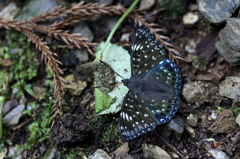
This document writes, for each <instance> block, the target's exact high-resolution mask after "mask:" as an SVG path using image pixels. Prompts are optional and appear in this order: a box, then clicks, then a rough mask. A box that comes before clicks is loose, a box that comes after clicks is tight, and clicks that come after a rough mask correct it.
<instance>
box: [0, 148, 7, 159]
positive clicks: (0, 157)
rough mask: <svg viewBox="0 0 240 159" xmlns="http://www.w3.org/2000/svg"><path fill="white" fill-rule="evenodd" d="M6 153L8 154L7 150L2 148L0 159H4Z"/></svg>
mask: <svg viewBox="0 0 240 159" xmlns="http://www.w3.org/2000/svg"><path fill="white" fill-rule="evenodd" d="M7 152H8V149H7V148H6V147H3V148H2V149H1V151H0V159H4V158H5V156H6V154H7Z"/></svg>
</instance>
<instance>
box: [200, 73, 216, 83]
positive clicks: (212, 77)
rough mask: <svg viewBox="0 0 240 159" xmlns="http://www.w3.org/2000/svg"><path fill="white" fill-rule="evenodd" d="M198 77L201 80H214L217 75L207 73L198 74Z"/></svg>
mask: <svg viewBox="0 0 240 159" xmlns="http://www.w3.org/2000/svg"><path fill="white" fill-rule="evenodd" d="M196 78H197V80H199V81H212V80H214V79H215V76H214V75H212V74H206V75H197V76H196Z"/></svg>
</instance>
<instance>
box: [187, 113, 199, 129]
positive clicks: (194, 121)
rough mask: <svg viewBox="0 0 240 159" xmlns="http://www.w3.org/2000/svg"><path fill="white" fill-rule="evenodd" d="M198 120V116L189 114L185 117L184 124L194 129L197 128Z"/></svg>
mask: <svg viewBox="0 0 240 159" xmlns="http://www.w3.org/2000/svg"><path fill="white" fill-rule="evenodd" d="M198 119H199V116H198V115H196V114H190V115H189V116H188V117H187V121H186V123H187V124H188V125H190V126H192V127H196V126H198Z"/></svg>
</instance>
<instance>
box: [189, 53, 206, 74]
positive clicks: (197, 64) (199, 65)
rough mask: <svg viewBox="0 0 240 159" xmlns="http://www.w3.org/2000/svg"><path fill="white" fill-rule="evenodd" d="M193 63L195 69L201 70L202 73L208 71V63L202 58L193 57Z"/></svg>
mask: <svg viewBox="0 0 240 159" xmlns="http://www.w3.org/2000/svg"><path fill="white" fill-rule="evenodd" d="M192 59H193V62H192V65H193V67H194V68H196V69H198V70H200V71H206V69H207V63H206V62H205V61H204V60H202V59H201V58H200V57H198V56H196V55H193V56H192Z"/></svg>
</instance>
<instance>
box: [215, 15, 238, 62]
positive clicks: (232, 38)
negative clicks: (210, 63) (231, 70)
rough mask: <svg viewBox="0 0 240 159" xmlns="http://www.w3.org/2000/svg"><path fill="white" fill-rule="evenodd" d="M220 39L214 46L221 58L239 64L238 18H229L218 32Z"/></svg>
mask: <svg viewBox="0 0 240 159" xmlns="http://www.w3.org/2000/svg"><path fill="white" fill-rule="evenodd" d="M219 37H220V41H218V42H216V44H215V46H216V48H217V50H218V53H219V54H220V55H222V56H223V58H224V59H225V60H226V61H227V62H229V63H231V64H234V65H239V64H240V45H239V44H240V19H239V18H229V19H227V25H226V26H225V28H223V29H222V30H221V31H220V32H219Z"/></svg>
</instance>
